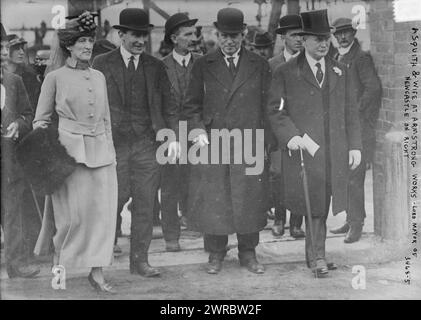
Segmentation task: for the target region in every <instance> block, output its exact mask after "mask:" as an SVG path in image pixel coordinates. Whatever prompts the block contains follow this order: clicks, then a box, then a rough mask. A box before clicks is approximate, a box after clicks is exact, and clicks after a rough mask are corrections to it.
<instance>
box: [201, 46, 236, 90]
mask: <svg viewBox="0 0 421 320" xmlns="http://www.w3.org/2000/svg"><path fill="white" fill-rule="evenodd" d="M207 62H208V70H209V72H210V73H211V74H212V75H213V76H214V77H215V78H216V80H218V81H219V82H220V83H221V84H222V85H223V86H224V87H225V88H226V89H231V87H232V77H231V74H230V72H229V69H228V67H227V65H226V63H225V61H224V58H223V56H222V53H221V50H216V51H215V52H213V53H210V54H209V55H208V57H207Z"/></svg>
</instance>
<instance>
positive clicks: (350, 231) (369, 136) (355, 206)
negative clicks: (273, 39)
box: [331, 18, 382, 243]
mask: <svg viewBox="0 0 421 320" xmlns="http://www.w3.org/2000/svg"><path fill="white" fill-rule="evenodd" d="M333 26H334V27H335V28H336V31H335V33H334V36H335V38H336V40H337V41H338V44H339V48H338V49H336V50H333V53H332V57H333V58H334V59H336V60H337V61H339V62H341V63H344V64H346V65H347V67H348V68H351V69H352V70H351V71H352V72H355V73H356V75H357V77H356V85H357V91H356V95H357V102H358V110H359V117H360V124H361V137H362V146H363V148H362V159H361V165H360V166H359V167H358V168H357V169H355V170H354V171H352V172H351V175H350V177H349V186H348V205H347V209H346V213H347V215H346V222H345V224H344V225H343V226H341V227H339V228H337V229H333V230H331V232H332V233H335V234H338V233H346V237H345V239H344V242H345V243H353V242H356V241H358V240H359V239H360V237H361V232H362V228H363V225H364V219H365V216H366V213H365V205H364V203H365V200H364V180H365V174H366V169H367V167H368V165H369V164H370V163H371V162H372V161H373V155H374V150H375V144H376V136H375V132H374V130H375V126H376V123H377V118H378V116H379V110H380V107H381V94H382V86H381V82H380V79H379V77H378V76H377V72H376V69H375V67H374V62H373V59H372V58H371V55H370V53H368V52H364V51H363V50H362V49H361V46H360V44H359V42H358V39H357V38H355V35H356V33H357V30H356V29H354V28H353V26H352V20H351V19H347V18H339V19H337V20H335V21H334V22H333Z"/></svg>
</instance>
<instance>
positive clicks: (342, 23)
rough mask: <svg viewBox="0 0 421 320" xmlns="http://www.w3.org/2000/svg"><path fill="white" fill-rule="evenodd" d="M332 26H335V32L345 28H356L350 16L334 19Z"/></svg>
mask: <svg viewBox="0 0 421 320" xmlns="http://www.w3.org/2000/svg"><path fill="white" fill-rule="evenodd" d="M332 26H334V27H335V33H336V32H339V31H343V30H355V28H354V26H353V25H352V20H351V19H348V18H339V19H336V20H335V21H333V23H332Z"/></svg>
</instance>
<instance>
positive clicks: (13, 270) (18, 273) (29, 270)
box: [7, 265, 40, 279]
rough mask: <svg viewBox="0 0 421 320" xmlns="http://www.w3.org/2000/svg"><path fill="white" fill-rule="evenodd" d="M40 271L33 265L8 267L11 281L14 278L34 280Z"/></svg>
mask: <svg viewBox="0 0 421 320" xmlns="http://www.w3.org/2000/svg"><path fill="white" fill-rule="evenodd" d="M39 272H40V269H39V268H38V267H36V266H33V265H28V266H19V267H18V266H8V267H7V274H8V276H9V278H10V279H13V278H34V277H35V276H36V275H37V274H38V273H39Z"/></svg>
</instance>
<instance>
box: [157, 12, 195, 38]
mask: <svg viewBox="0 0 421 320" xmlns="http://www.w3.org/2000/svg"><path fill="white" fill-rule="evenodd" d="M196 22H197V19H189V17H188V16H187V14H185V13H176V14H173V15H172V16H171V17H169V18H168V20H167V22H165V38H164V40H165V42H167V43H171V39H170V37H171V35H172V33H173V32H174V31H175V30H176V29H177V28H178V27H182V26H183V27H191V26H194V25H195V24H196Z"/></svg>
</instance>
